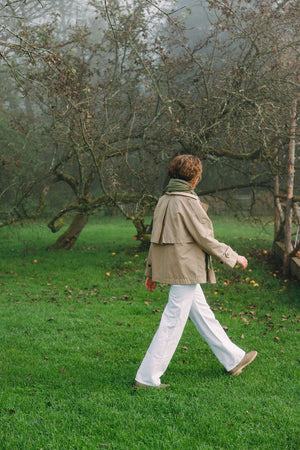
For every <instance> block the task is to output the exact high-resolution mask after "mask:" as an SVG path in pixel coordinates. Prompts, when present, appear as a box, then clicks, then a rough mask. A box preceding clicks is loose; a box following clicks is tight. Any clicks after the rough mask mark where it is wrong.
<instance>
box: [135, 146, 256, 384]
mask: <svg viewBox="0 0 300 450" xmlns="http://www.w3.org/2000/svg"><path fill="white" fill-rule="evenodd" d="M201 175H202V165H201V161H200V159H199V158H198V157H196V156H193V155H180V156H177V157H176V158H174V159H173V161H172V162H171V164H170V166H169V176H170V182H169V184H168V186H167V188H166V193H165V195H163V196H162V197H161V198H160V200H159V201H158V204H157V206H156V208H155V211H154V220H153V231H152V235H151V245H150V249H149V254H148V258H147V261H146V272H145V274H146V277H147V279H146V283H145V285H146V288H147V289H148V290H149V291H151V292H153V289H155V287H156V283H157V282H159V283H167V284H170V285H171V288H170V293H169V300H168V303H167V305H166V307H165V310H164V312H163V315H162V318H161V322H160V325H159V328H158V330H157V332H156V334H155V336H154V338H153V340H152V342H151V345H150V347H149V349H148V351H147V353H146V355H145V357H144V360H143V361H142V364H141V366H140V368H139V370H138V372H137V375H136V379H135V380H136V381H135V389H137V388H139V387H148V386H153V387H166V386H168V385H166V384H161V380H160V378H161V376H162V375H163V374H164V373H165V371H166V369H167V367H168V365H169V363H170V361H171V358H172V356H173V354H174V352H175V350H176V348H177V345H178V343H179V340H180V338H181V335H182V332H183V329H184V327H185V324H186V321H187V319H188V317H190V319H191V320H192V321H193V323H194V324H195V326H196V328H197V330H198V332H199V333H200V335H201V336H202V337H203V338H204V340H205V341H206V342H207V343H208V345H209V347H210V348H211V350H212V351H213V353H214V354H215V356H216V357H217V358H218V360H219V361H220V363H221V364H222V365H223V366H224V367H225V369H226V370H227V371H228V372H229V374H231V375H239V374H240V373H241V372H242V370H243V368H244V367H245V366H247V365H248V364H250V363H251V362H252V361H253V360H254V359H255V357H256V355H257V352H256V351H251V352H249V353H247V354H246V353H245V352H244V350H242V349H241V348H239V347H238V346H237V345H235V344H234V343H233V342H232V341H231V340H230V339H229V337H228V336H227V334H226V333H225V331H224V330H223V328H222V326H221V325H220V323H219V322H218V320H217V319H216V318H215V316H214V314H213V312H212V311H211V309H210V307H209V306H208V304H207V302H206V300H205V296H204V294H203V291H202V289H201V286H200V284H202V283H215V281H216V279H215V274H214V271H213V268H212V264H211V257H212V256H213V257H214V258H215V259H216V260H218V261H220V262H221V263H224V264H226V265H227V266H229V267H231V268H233V267H234V266H235V265H236V264H240V265H241V266H242V267H243V269H245V268H246V267H247V265H248V261H247V259H246V258H245V257H244V256H240V255H238V254H237V253H236V252H235V251H233V250H232V249H231V248H230V247H229V246H228V245H226V244H224V243H221V242H219V241H217V240H216V239H215V238H214V233H213V227H212V223H211V221H210V219H209V218H208V216H207V214H206V212H205V205H203V204H202V203H201V202H200V200H199V197H198V196H197V195H196V194H195V192H194V188H195V187H196V185H197V184H198V183H199V181H200V179H201Z"/></svg>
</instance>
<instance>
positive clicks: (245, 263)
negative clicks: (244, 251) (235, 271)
mask: <svg viewBox="0 0 300 450" xmlns="http://www.w3.org/2000/svg"><path fill="white" fill-rule="evenodd" d="M236 263H237V264H240V265H241V266H242V267H243V270H245V269H246V267H247V266H248V261H247V258H245V256H241V255H238V257H237V260H236Z"/></svg>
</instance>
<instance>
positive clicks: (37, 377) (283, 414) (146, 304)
mask: <svg viewBox="0 0 300 450" xmlns="http://www.w3.org/2000/svg"><path fill="white" fill-rule="evenodd" d="M214 224H215V234H216V237H217V238H218V239H219V240H223V241H225V242H227V243H228V244H229V245H231V246H232V247H233V248H234V249H236V250H237V251H238V252H239V253H240V254H246V255H247V257H248V259H249V266H248V268H247V269H246V270H245V271H242V270H241V269H240V268H236V269H234V270H230V269H228V268H226V267H224V266H223V265H220V264H218V263H215V268H216V269H217V276H218V282H217V284H216V285H204V286H203V289H204V291H205V294H206V296H207V299H208V302H209V303H210V305H211V307H212V308H213V310H214V311H215V314H216V317H217V318H218V319H219V320H220V322H221V324H222V325H223V326H226V327H227V328H226V330H227V333H228V334H229V336H231V337H232V339H233V340H234V342H235V343H236V344H237V345H239V346H241V347H242V348H243V349H244V350H246V351H249V350H252V349H253V350H257V351H258V356H257V358H256V360H255V362H254V363H253V364H252V365H251V366H249V367H247V368H246V369H245V370H244V372H243V373H242V375H241V376H239V377H230V376H228V375H227V374H226V373H225V370H224V368H223V367H222V366H221V365H220V363H219V362H218V361H217V360H216V358H215V357H214V355H213V354H212V353H211V351H210V349H209V348H208V346H207V344H206V343H205V342H204V341H203V340H202V339H201V338H200V336H199V335H198V333H197V331H196V329H195V328H194V326H193V324H192V322H191V321H188V323H187V326H186V328H185V330H184V333H183V336H182V339H181V341H180V343H179V346H178V348H177V350H176V353H175V355H174V357H173V359H172V361H171V364H170V366H169V368H168V370H167V372H166V374H165V376H164V377H163V379H162V381H163V382H164V383H170V384H171V387H170V388H169V389H167V390H159V389H146V390H138V391H137V392H135V393H134V391H133V385H134V377H135V374H136V371H137V369H138V367H139V364H140V363H141V360H142V358H143V356H144V354H145V352H146V350H147V348H148V345H149V344H150V341H151V339H152V337H153V335H154V332H155V331H156V329H157V327H158V324H159V321H160V317H161V314H162V311H163V308H164V306H165V304H166V301H167V295H168V290H169V288H168V286H162V285H159V286H158V288H157V289H156V291H155V292H154V293H153V294H151V293H150V292H148V291H147V290H146V289H145V288H144V284H143V283H144V275H143V273H144V259H145V257H146V253H145V252H142V251H140V249H139V247H138V243H137V242H135V241H134V240H133V235H134V234H135V231H134V228H133V226H132V224H131V223H129V222H127V221H125V220H123V219H118V218H113V219H110V218H104V219H99V220H98V221H97V220H96V219H94V221H92V222H91V223H90V224H89V225H88V226H87V227H86V228H85V229H84V231H83V232H82V235H81V236H80V238H79V240H78V242H77V244H76V246H75V247H74V249H72V250H69V251H59V252H55V251H47V250H46V247H47V245H49V244H50V243H52V242H53V241H54V240H55V238H56V236H53V235H52V234H51V233H50V232H49V231H48V229H47V228H46V226H44V225H40V224H31V225H26V227H23V228H22V227H20V226H17V225H16V226H14V227H11V228H6V229H1V230H0V252H1V263H0V264H1V266H0V286H1V287H0V315H1V327H0V333H1V347H0V381H1V390H0V448H1V449H13V450H16V449H22V450H23V449H102V448H108V449H118V450H121V449H141V450H142V449H239V450H244V449H299V448H300V433H299V404H300V403H299V384H300V383H299V331H300V325H299V317H300V316H299V300H300V286H299V284H298V283H296V282H295V281H291V280H286V279H284V278H283V277H281V275H280V273H279V272H276V271H274V267H273V266H272V265H270V259H271V258H270V249H271V243H272V227H271V226H265V227H262V226H261V225H254V224H250V223H248V222H246V221H244V222H237V221H235V220H234V219H226V218H216V220H214Z"/></svg>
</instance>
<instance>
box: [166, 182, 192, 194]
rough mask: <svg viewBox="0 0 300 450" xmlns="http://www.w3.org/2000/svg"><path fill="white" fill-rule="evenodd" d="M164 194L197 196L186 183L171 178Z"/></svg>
mask: <svg viewBox="0 0 300 450" xmlns="http://www.w3.org/2000/svg"><path fill="white" fill-rule="evenodd" d="M166 192H190V193H191V194H194V195H197V194H196V192H195V191H194V190H193V188H192V186H191V185H190V183H189V182H188V181H185V180H180V179H179V178H171V180H170V182H169V184H168V186H167V187H166Z"/></svg>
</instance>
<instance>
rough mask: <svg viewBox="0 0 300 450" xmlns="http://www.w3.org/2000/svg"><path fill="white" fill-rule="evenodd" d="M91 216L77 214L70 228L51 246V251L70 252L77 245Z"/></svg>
mask: <svg viewBox="0 0 300 450" xmlns="http://www.w3.org/2000/svg"><path fill="white" fill-rule="evenodd" d="M88 219H89V216H88V215H87V214H81V213H80V214H77V215H76V216H75V217H74V219H73V221H72V223H71V225H70V226H69V228H68V229H67V230H66V231H65V232H64V233H63V234H62V235H61V236H59V238H58V239H57V241H56V242H54V244H52V245H51V246H50V249H54V250H62V249H64V250H69V249H70V248H72V247H73V245H74V244H75V242H76V240H77V238H78V236H79V235H80V233H81V231H82V230H83V228H84V227H85V225H86V224H87V221H88Z"/></svg>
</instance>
